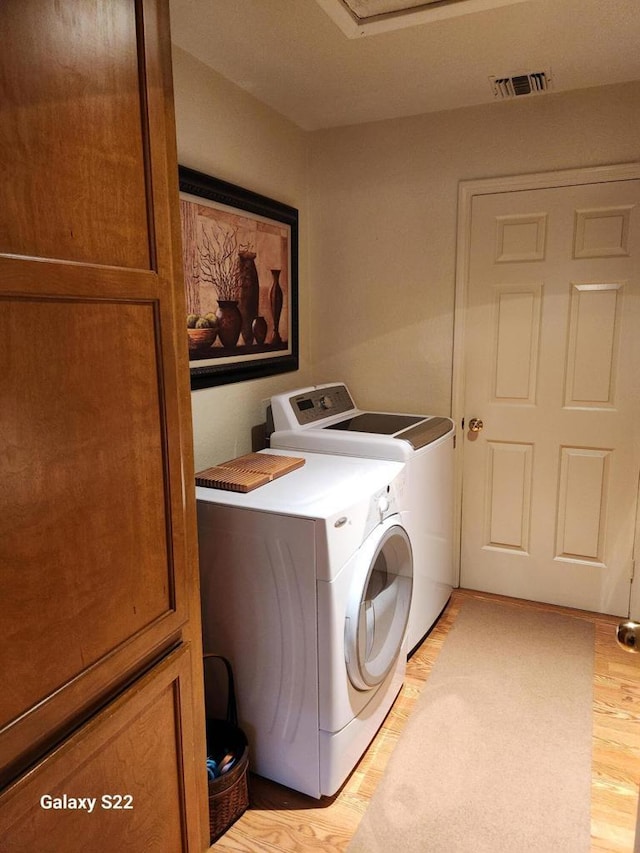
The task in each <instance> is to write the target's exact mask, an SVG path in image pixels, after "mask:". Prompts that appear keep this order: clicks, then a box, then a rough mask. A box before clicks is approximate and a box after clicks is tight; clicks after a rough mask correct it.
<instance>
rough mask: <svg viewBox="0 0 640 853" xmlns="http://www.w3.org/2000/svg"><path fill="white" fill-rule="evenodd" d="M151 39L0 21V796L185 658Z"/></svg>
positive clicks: (102, 3)
mask: <svg viewBox="0 0 640 853" xmlns="http://www.w3.org/2000/svg"><path fill="white" fill-rule="evenodd" d="M168 21H169V14H168V3H167V2H165V0H82V2H81V3H78V2H77V0H55V2H54V0H3V2H2V3H0V31H2V32H3V33H4V34H5V39H4V44H3V49H2V52H1V53H0V103H2V130H1V132H0V162H2V164H3V178H2V196H3V203H2V205H1V206H0V482H2V489H1V490H0V602H2V607H1V608H0V636H1V637H2V643H1V644H0V672H2V674H3V683H4V685H5V686H4V689H3V690H2V691H1V692H0V756H2V761H1V766H0V785H1V784H6V783H8V782H9V781H11V780H12V779H14V778H16V776H17V775H18V774H19V773H20V772H21V771H22V770H23V769H24V768H25V767H26V766H28V765H30V764H32V763H33V762H34V761H37V760H38V759H39V758H40V757H41V756H42V755H44V754H45V752H46V751H47V750H48V749H50V748H51V747H52V746H53V745H54V744H55V743H57V742H59V741H60V739H61V738H62V737H64V736H65V735H66V734H68V733H69V732H70V731H71V730H73V729H74V728H76V727H77V725H78V724H79V723H80V722H81V721H82V720H84V719H88V718H89V716H90V715H91V714H92V713H94V712H95V710H96V708H99V707H100V706H101V705H104V703H105V702H106V701H107V700H108V698H109V696H111V695H113V694H114V692H115V691H117V690H121V689H122V688H123V687H124V686H125V685H126V684H128V683H130V682H131V681H132V680H133V679H134V678H135V676H136V674H137V673H139V672H140V671H142V669H143V668H145V667H147V666H148V665H149V664H150V663H151V662H152V661H153V660H154V659H158V658H159V656H161V655H162V654H163V652H164V651H166V650H167V649H168V648H169V647H171V646H172V645H175V644H176V643H177V642H178V641H179V640H180V639H185V638H187V639H188V638H189V637H191V639H192V641H193V642H194V643H196V642H199V636H200V632H199V605H198V602H197V597H198V585H197V584H198V582H197V564H196V561H195V559H194V551H195V507H194V488H193V464H192V452H191V420H190V399H189V387H188V383H189V377H188V364H187V352H186V344H184V343H183V341H184V340H185V338H184V336H183V335H182V334H178V325H179V331H180V332H182V331H183V324H184V305H183V302H184V296H183V290H182V272H181V260H180V244H179V240H180V236H179V235H180V230H179V222H178V192H177V164H176V154H175V132H174V126H173V111H172V86H171V67H170V37H169V23H168ZM189 597H190V599H191V600H189ZM194 658H195V659H197V658H198V656H197V655H194ZM195 666H196V670H198V667H201V663H200V664H198V663H196V664H195ZM195 682H196V683H197V682H198V679H195ZM197 690H198V691H199V692H198V694H197V695H200V693H201V687H198V688H197ZM182 701H189V702H190V701H191V697H190V696H186V697H185V696H183V697H182ZM197 704H198V703H197V702H196V706H197ZM199 722H200V723H202V720H200V721H199ZM201 746H202V750H203V751H204V736H203V738H202V743H201ZM125 759H126V754H125V753H124V752H123V753H122V761H123V762H124V761H125ZM142 767H144V765H142ZM203 773H204V771H203ZM174 784H175V774H174ZM204 784H205V783H204V781H203V783H202V791H204ZM121 787H122V786H121V785H120V786H119V788H121ZM202 811H203V813H204V808H203V809H202ZM81 817H82V816H81ZM107 817H108V816H107ZM58 849H63V847H60V848H58ZM85 849H90V845H89V846H88V847H86V848H85ZM112 849H117V845H116V847H112ZM122 849H125V848H122Z"/></svg>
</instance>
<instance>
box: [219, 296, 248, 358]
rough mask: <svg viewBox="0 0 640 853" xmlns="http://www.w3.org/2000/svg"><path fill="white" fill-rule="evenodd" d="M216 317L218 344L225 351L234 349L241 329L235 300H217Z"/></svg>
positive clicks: (240, 315)
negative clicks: (225, 349)
mask: <svg viewBox="0 0 640 853" xmlns="http://www.w3.org/2000/svg"><path fill="white" fill-rule="evenodd" d="M216 317H217V318H218V337H219V338H220V343H221V344H222V346H223V347H225V348H227V349H231V348H232V347H235V345H236V344H237V343H238V338H239V337H240V329H241V328H242V314H241V313H240V309H239V308H238V303H237V301H236V300H235V299H233V300H232V299H219V300H218V310H217V311H216Z"/></svg>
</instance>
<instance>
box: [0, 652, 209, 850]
mask: <svg viewBox="0 0 640 853" xmlns="http://www.w3.org/2000/svg"><path fill="white" fill-rule="evenodd" d="M189 656H190V652H189V648H188V647H186V646H182V647H180V648H179V649H178V650H176V651H175V652H173V653H172V654H171V655H169V656H168V657H167V658H166V659H165V660H164V661H162V662H161V663H160V664H158V665H157V666H156V667H154V668H153V669H152V670H150V672H148V673H147V674H146V675H145V676H144V677H142V678H141V679H140V680H139V681H138V682H136V683H135V684H134V685H133V686H132V687H131V688H130V689H129V690H127V691H126V692H125V693H124V694H123V695H122V696H121V697H120V698H119V699H117V700H116V701H114V702H113V703H112V704H111V705H109V706H108V707H106V708H105V709H104V710H103V711H102V712H101V713H100V714H98V715H97V716H96V717H95V718H94V719H93V720H92V721H91V722H90V723H88V724H87V725H86V726H84V727H83V728H81V729H80V730H79V731H78V732H77V733H76V734H75V735H74V736H73V737H71V738H70V739H69V740H68V741H66V742H65V743H63V744H62V745H61V746H60V747H59V748H58V749H56V750H55V751H54V752H53V753H51V754H50V755H49V756H48V757H47V758H46V759H45V760H44V761H42V762H41V763H40V764H39V765H38V766H37V767H35V768H34V769H33V771H32V772H29V773H27V774H26V775H25V776H24V777H23V778H21V779H19V780H18V781H17V782H16V783H15V784H14V785H12V786H11V787H10V788H9V789H8V790H7V791H6V792H5V793H4V794H2V795H0V825H2V827H3V832H2V834H3V840H2V849H3V850H4V851H7V853H33V851H35V850H37V851H38V853H60V851H63V850H64V851H65V853H76V851H77V853H86V851H91V853H113V851H114V850H122V851H127V850H130V851H136V853H137V851H143V850H144V851H145V853H178V851H187V850H194V851H195V850H199V849H200V848H199V838H197V837H195V835H194V832H193V830H190V828H189V826H188V823H187V813H188V811H189V809H193V808H194V796H195V794H194V790H193V789H192V787H191V786H190V785H189V784H188V779H189V778H190V776H191V775H192V768H183V763H184V762H188V761H189V760H191V761H192V760H193V758H192V753H193V745H192V744H191V743H185V742H184V738H185V737H186V736H187V733H188V732H189V731H191V730H192V720H191V710H190V708H191V706H190V690H191V684H190V667H189ZM190 754H191V758H188V757H187V756H189V755H190ZM203 762H204V758H203ZM183 770H186V772H185V773H183ZM183 776H184V777H186V779H187V784H186V785H184V786H183V785H182V784H181V782H180V779H181V778H182V777H183ZM114 795H118V796H119V797H122V799H118V798H117V797H116V796H114ZM65 798H66V799H65ZM80 798H83V799H84V800H85V803H84V805H85V806H86V807H85V808H74V806H77V805H79V801H80ZM87 798H88V799H87ZM107 798H109V799H107ZM92 803H93V808H92V811H91V812H89V808H90V807H91V805H92ZM65 806H66V807H65ZM116 806H120V807H119V808H118V807H116Z"/></svg>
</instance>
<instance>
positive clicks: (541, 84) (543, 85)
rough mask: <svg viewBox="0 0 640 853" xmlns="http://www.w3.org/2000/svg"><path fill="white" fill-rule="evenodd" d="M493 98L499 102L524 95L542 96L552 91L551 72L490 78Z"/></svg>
mask: <svg viewBox="0 0 640 853" xmlns="http://www.w3.org/2000/svg"><path fill="white" fill-rule="evenodd" d="M489 82H490V83H491V91H492V92H493V97H494V98H495V99H496V100H498V101H504V100H507V99H509V98H519V97H521V96H522V95H540V94H541V93H542V92H548V91H549V90H550V89H551V72H550V71H549V70H548V69H547V70H546V71H528V72H524V73H522V74H511V75H510V76H509V77H489Z"/></svg>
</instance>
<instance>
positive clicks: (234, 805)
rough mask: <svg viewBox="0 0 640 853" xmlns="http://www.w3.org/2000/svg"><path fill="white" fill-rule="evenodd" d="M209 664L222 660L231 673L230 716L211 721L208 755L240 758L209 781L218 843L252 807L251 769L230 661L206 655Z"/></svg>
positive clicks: (212, 833) (211, 823)
mask: <svg viewBox="0 0 640 853" xmlns="http://www.w3.org/2000/svg"><path fill="white" fill-rule="evenodd" d="M204 659H205V662H206V661H207V660H211V659H217V660H221V661H222V662H223V663H224V665H225V668H226V670H227V679H228V693H227V716H226V719H224V720H215V719H209V718H207V753H209V754H210V753H214V752H219V751H223V752H232V753H233V754H234V755H235V756H237V760H236V761H235V763H234V764H233V766H232V767H231V768H230V769H229V770H227V771H226V772H223V773H222V775H220V776H218V778H217V779H209V831H210V836H211V843H212V844H213V842H214V841H217V839H218V838H220V836H221V835H223V833H225V832H226V831H227V829H229V827H230V826H231V824H233V823H234V822H235V821H236V820H238V818H239V817H240V816H241V815H242V814H243V813H244V812H245V811H246V809H247V807H248V805H249V789H248V785H247V770H248V768H249V746H248V744H247V738H246V736H245V734H244V732H243V731H242V729H240V728H238V710H237V705H236V694H235V685H234V681H233V672H232V670H231V664H230V663H229V661H228V660H227V659H226V658H224V657H222V656H221V655H214V654H205V656H204Z"/></svg>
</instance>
